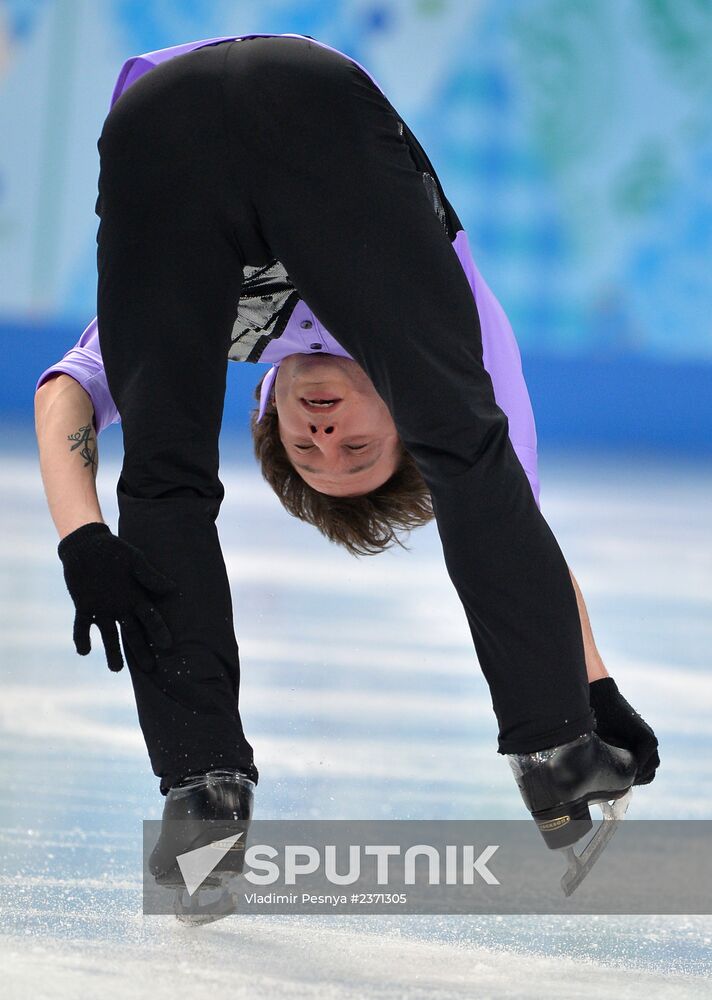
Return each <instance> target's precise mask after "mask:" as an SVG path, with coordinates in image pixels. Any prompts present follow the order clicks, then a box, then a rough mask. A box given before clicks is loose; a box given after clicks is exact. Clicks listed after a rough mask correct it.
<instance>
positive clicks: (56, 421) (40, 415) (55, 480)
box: [35, 374, 104, 538]
mask: <svg viewBox="0 0 712 1000" xmlns="http://www.w3.org/2000/svg"><path fill="white" fill-rule="evenodd" d="M93 418H94V409H93V406H92V402H91V399H90V397H89V394H88V393H87V392H86V391H85V390H84V389H83V388H82V387H81V385H80V384H79V383H78V382H77V381H76V380H75V379H73V378H72V377H71V376H70V375H64V374H61V375H57V376H56V377H55V378H52V379H50V380H49V381H47V382H45V383H44V384H43V385H42V386H40V388H39V389H38V390H37V392H36V393H35V432H36V434H37V444H38V447H39V454H40V470H41V473H42V482H43V483H44V488H45V494H46V496H47V503H48V505H49V510H50V515H51V517H52V520H53V521H54V525H55V527H56V529H57V532H58V534H59V537H60V538H64V537H65V535H68V534H69V533H70V532H71V531H74V530H75V528H79V527H81V526H82V525H83V524H88V523H89V522H91V521H103V520H104V518H103V516H102V513H101V508H100V506H99V499H98V497H97V493H96V474H97V470H98V466H99V450H98V447H97V436H96V431H95V429H94V423H93Z"/></svg>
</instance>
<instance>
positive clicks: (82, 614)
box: [57, 521, 176, 670]
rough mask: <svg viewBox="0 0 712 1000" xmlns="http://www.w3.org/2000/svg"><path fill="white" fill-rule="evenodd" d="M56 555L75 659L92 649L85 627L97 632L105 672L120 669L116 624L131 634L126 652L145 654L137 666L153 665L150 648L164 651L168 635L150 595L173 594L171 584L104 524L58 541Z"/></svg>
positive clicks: (168, 638)
mask: <svg viewBox="0 0 712 1000" xmlns="http://www.w3.org/2000/svg"><path fill="white" fill-rule="evenodd" d="M57 553H58V555H59V558H60V559H61V560H62V565H63V566H64V579H65V582H66V584H67V589H68V590H69V593H70V595H71V597H72V600H73V601H74V606H75V608H76V615H75V618H74V636H73V637H74V645H75V647H76V650H77V652H78V653H79V655H80V656H86V655H87V653H88V652H89V651H90V649H91V640H90V638H89V629H90V626H91V625H92V623H93V624H95V625H96V626H97V627H98V629H99V631H100V632H101V638H102V640H103V642H104V649H105V651H106V659H107V663H108V665H109V670H121V668H122V667H123V665H124V661H123V659H122V656H121V649H120V647H119V635H118V631H117V628H116V622H117V621H119V622H120V623H121V625H122V626H123V627H124V629H125V632H126V633H128V634H130V635H131V649H132V651H134V653H135V652H136V649H135V648H134V647H135V644H136V645H138V649H139V650H140V651H141V652H144V649H143V647H146V646H147V647H149V648H147V649H146V650H145V653H146V654H147V655H143V656H137V657H136V658H137V659H138V660H139V662H146V663H150V664H151V665H153V663H154V662H155V661H154V656H153V652H152V647H153V646H157V647H158V648H159V649H169V648H170V645H171V636H170V633H169V631H168V629H167V628H166V624H165V622H164V621H163V619H162V618H161V616H160V614H159V613H158V611H157V610H156V609H155V607H153V601H152V596H151V595H162V594H167V593H170V591H172V590H174V589H175V587H176V584H175V583H173V582H172V581H171V580H168V579H167V578H166V577H165V576H163V574H162V573H159V572H158V571H157V570H155V569H154V568H153V567H152V566H151V565H150V564H149V563H148V561H147V560H146V557H145V556H144V555H143V553H142V552H141V551H140V550H139V549H137V548H136V547H135V546H133V545H130V544H129V543H128V542H125V541H124V540H123V539H121V538H118V537H117V536H116V535H114V534H112V532H111V529H110V528H109V526H108V525H107V524H102V523H100V522H98V521H95V522H92V523H91V524H83V525H82V526H81V528H77V530H76V531H72V532H71V533H70V534H69V535H67V536H66V537H65V538H63V539H62V540H61V542H60V543H59V545H58V547H57Z"/></svg>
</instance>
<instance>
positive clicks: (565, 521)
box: [0, 431, 712, 1000]
mask: <svg viewBox="0 0 712 1000" xmlns="http://www.w3.org/2000/svg"><path fill="white" fill-rule="evenodd" d="M112 433H113V432H108V433H107V434H106V435H104V436H103V438H102V443H104V448H103V450H102V459H101V470H100V476H99V486H100V493H101V498H102V503H103V509H104V515H105V517H106V519H107V520H108V521H109V523H110V524H112V525H113V526H114V527H115V525H116V508H115V499H114V484H115V481H116V478H117V475H118V468H119V466H118V446H117V442H118V437H117V436H116V435H114V436H113V437H112ZM222 452H223V468H222V473H221V478H222V479H223V482H224V483H225V486H226V499H225V502H224V504H223V508H222V512H221V515H220V520H219V527H220V534H221V538H222V542H223V548H224V552H225V556H226V561H227V565H228V570H229V573H230V578H231V583H232V587H233V598H234V605H235V620H236V625H237V635H238V640H239V642H240V651H241V661H242V701H241V706H242V714H243V720H244V723H245V726H246V729H247V732H248V736H249V738H250V740H251V742H252V744H253V746H254V747H255V751H256V755H257V763H258V765H259V767H260V774H261V777H260V784H259V788H258V796H257V811H256V816H259V817H262V818H268V817H269V818H297V817H302V818H317V817H325V818H327V817H328V818H348V817H350V818H393V819H395V818H412V819H419V818H438V817H442V818H451V819H456V818H490V819H492V818H503V819H504V818H521V817H522V815H523V813H522V810H523V806H522V803H521V800H520V798H519V796H518V793H517V791H516V788H515V786H514V783H513V781H512V778H511V774H510V772H509V768H508V767H507V764H506V762H505V760H504V758H503V757H501V756H500V755H497V754H496V752H495V750H496V728H495V721H494V716H493V714H492V710H491V706H490V702H489V696H488V692H487V688H486V686H485V684H484V681H483V679H482V677H481V674H480V672H479V668H478V666H477V663H476V660H475V657H474V652H473V649H472V646H471V640H470V637H469V633H468V630H467V626H466V623H465V619H464V615H463V612H462V609H461V607H460V604H459V601H458V599H457V597H456V595H455V593H454V591H453V589H452V587H451V584H450V583H449V580H448V578H447V575H446V572H445V570H444V567H443V565H442V561H441V555H440V547H439V541H438V537H437V532H436V530H435V527H434V525H430V526H428V527H427V528H425V529H421V530H420V531H418V532H416V533H414V534H413V536H412V537H411V539H410V543H409V544H410V546H411V551H409V552H404V551H399V550H398V551H394V552H389V553H387V554H385V555H382V556H379V557H377V558H371V559H361V560H356V559H353V558H352V557H350V556H349V555H348V554H346V553H344V552H342V551H340V550H339V549H337V548H336V547H334V546H331V545H329V544H328V543H327V542H326V541H324V540H323V539H321V538H320V536H318V534H317V533H316V532H315V531H313V529H310V528H308V527H306V526H305V525H302V524H300V523H298V522H296V521H294V520H292V519H291V518H289V517H288V516H287V515H286V514H285V513H284V512H283V511H282V509H281V508H280V506H279V504H278V502H277V501H276V500H275V499H274V498H273V497H272V495H271V494H270V492H269V489H268V487H267V486H266V485H265V484H264V483H263V482H262V481H261V479H260V478H259V476H258V474H257V472H256V469H255V467H254V465H253V463H252V461H251V460H250V458H249V445H248V443H247V442H246V441H245V440H243V439H228V440H226V441H225V442H224V444H223V447H222ZM542 482H543V489H542V509H543V512H544V514H545V516H546V517H547V519H548V521H549V523H550V524H551V526H552V528H553V530H554V532H555V534H556V536H557V538H558V539H559V542H560V544H561V546H562V549H563V551H564V553H565V555H566V557H567V559H568V561H569V564H570V565H571V567H572V569H573V571H574V573H575V574H576V576H577V578H578V580H579V583H580V584H581V587H582V589H583V591H584V594H585V595H586V598H587V601H588V605H589V611H590V614H591V618H592V622H593V627H594V633H595V635H596V638H597V641H598V644H599V648H600V649H601V651H602V654H603V657H604V660H605V662H606V664H607V666H608V668H609V670H610V672H611V673H612V674H613V675H614V676H615V677H616V678H617V680H618V682H619V684H620V686H621V689H622V690H623V692H624V694H625V695H626V697H627V698H628V699H629V700H630V701H631V702H632V703H633V704H634V705H635V706H636V708H637V709H638V710H639V711H640V712H641V713H642V714H643V716H644V717H646V718H648V719H649V721H651V723H653V724H654V726H655V729H656V731H657V733H658V736H659V738H660V742H661V757H662V759H663V766H662V767H661V769H660V773H659V775H658V777H657V778H656V780H655V782H654V783H653V784H652V785H651V786H650V787H649V788H644V789H638V790H637V793H636V795H635V796H634V799H633V804H632V806H631V809H630V810H629V815H634V816H635V818H660V819H664V818H672V817H674V818H696V819H712V802H711V800H710V794H709V761H710V752H711V750H712V735H711V731H710V725H709V720H710V718H711V717H712V681H711V680H710V674H709V670H708V662H709V655H710V649H712V614H710V612H711V611H712V559H711V558H710V553H711V552H712V520H711V519H710V517H709V509H710V496H712V465H709V464H707V465H705V464H702V463H694V462H692V461H688V460H683V459H675V460H671V459H668V458H666V459H663V458H648V459H645V458H641V457H630V456H626V457H621V458H610V457H609V458H602V457H600V456H599V457H593V456H578V457H575V458H574V457H571V456H570V455H569V456H567V455H559V456H546V455H545V456H544V458H543V460H542ZM0 523H1V524H2V546H3V559H2V578H1V580H0V588H1V591H0V594H1V597H2V606H1V608H0V622H1V625H2V631H1V636H0V658H1V661H2V697H1V698H0V757H1V760H2V764H1V765H0V766H1V767H2V782H1V783H0V810H1V813H0V839H1V840H2V856H3V866H2V876H1V878H0V891H1V894H2V937H1V938H0V942H1V944H0V947H1V948H2V963H3V966H2V968H3V972H2V982H3V995H4V996H6V997H9V998H12V1000H15V998H21V997H33V998H37V1000H40V998H44V997H47V998H49V997H52V998H59V1000H69V998H74V997H78V996H102V997H104V998H107V1000H113V998H115V997H116V998H118V997H122V998H123V997H125V996H129V995H130V996H132V997H136V998H143V997H146V998H148V997H151V998H152V1000H160V998H163V997H166V998H167V997H174V996H184V997H190V998H191V1000H201V998H203V997H213V996H215V995H216V991H217V990H220V991H223V990H224V991H225V994H226V995H229V996H231V997H239V998H240V997H248V996H249V997H251V998H256V1000H260V998H263V997H264V998H267V997H270V998H271V997H277V996H279V997H304V998H312V997H314V998H339V1000H340V998H347V997H348V998H351V997H364V996H368V997H376V998H384V1000H391V998H402V997H408V998H420V997H423V998H426V997H427V998H428V1000H439V998H449V997H466V996H477V997H517V998H535V997H536V998H541V997H543V996H546V997H566V998H571V997H594V996H595V997H598V996H600V995H607V994H608V995H615V996H616V997H618V998H621V1000H627V998H633V997H636V998H637V997H641V998H642V997H645V998H647V1000H654V998H657V997H663V996H665V997H666V998H667V997H675V998H677V997H680V998H687V997H703V996H705V997H706V996H710V994H711V992H712V991H710V987H709V980H708V979H707V977H708V976H709V975H710V972H711V971H712V959H711V955H710V946H711V943H712V918H710V917H701V916H696V917H670V916H668V917H659V916H658V917H656V916H646V917H632V916H609V917H604V916H601V917H590V916H578V917H573V918H564V917H542V916H519V917H494V916H470V917H461V916H451V917H442V916H440V917H429V916H418V917H414V916H411V917H400V918H398V917H385V916H384V917H377V916H370V917H369V916H364V917H346V916H342V917H305V916H300V917H276V916H275V917H258V916H239V917H231V918H228V919H227V920H224V921H221V922H220V923H217V924H214V925H211V926H208V927H204V928H202V929H200V930H186V929H185V928H183V927H182V926H180V925H178V924H177V923H176V922H175V921H174V920H173V919H172V918H170V917H143V916H142V915H141V883H140V871H141V861H140V850H141V820H142V819H156V818H158V817H159V816H160V810H161V808H162V799H161V797H160V795H159V794H158V789H157V782H156V779H155V778H154V777H153V775H152V774H151V771H150V767H149V765H148V761H147V758H146V755H145V750H144V747H143V742H142V738H141V735H140V731H139V728H138V723H137V720H136V712H135V707H134V703H133V699H132V693H131V686H130V682H129V677H128V674H127V672H126V671H123V672H122V673H121V674H118V675H112V674H110V673H109V672H108V671H107V669H106V666H105V662H104V654H103V650H102V648H101V644H100V641H99V639H98V637H94V639H93V642H94V651H93V652H92V654H91V655H90V656H89V657H88V658H80V657H78V656H77V655H76V654H75V653H74V650H73V646H72V642H71V622H72V612H73V609H72V606H71V601H70V598H69V596H68V595H67V593H66V590H65V588H64V582H63V579H62V574H61V565H60V563H59V561H58V559H57V556H56V541H57V540H56V537H55V534H54V529H53V527H52V524H51V521H50V520H49V515H48V513H47V511H46V507H45V504H44V499H43V495H42V488H41V483H40V478H39V472H38V469H37V463H36V455H35V445H34V441H33V439H32V438H31V436H30V435H29V434H28V433H27V432H25V431H23V432H21V433H19V435H18V437H17V438H16V439H15V441H14V442H13V443H12V444H11V445H10V446H8V448H7V450H6V451H5V452H4V453H3V454H2V456H0ZM601 863H603V861H602V862H601Z"/></svg>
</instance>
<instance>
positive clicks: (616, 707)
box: [588, 677, 660, 785]
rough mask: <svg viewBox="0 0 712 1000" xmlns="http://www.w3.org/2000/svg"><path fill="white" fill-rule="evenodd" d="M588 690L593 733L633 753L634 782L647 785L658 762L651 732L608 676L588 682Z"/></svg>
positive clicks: (653, 775) (656, 742) (653, 774)
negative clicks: (635, 770)
mask: <svg viewBox="0 0 712 1000" xmlns="http://www.w3.org/2000/svg"><path fill="white" fill-rule="evenodd" d="M588 691H589V700H590V703H591V708H592V709H593V711H594V713H595V716H596V734H597V735H598V736H600V738H601V739H602V740H603V741H604V742H605V743H610V744H612V745H613V746H615V747H623V748H624V749H625V750H630V752H631V753H632V754H633V756H634V757H635V759H636V761H637V763H638V771H637V773H636V776H635V781H634V782H633V784H634V785H648V784H650V782H651V781H652V780H653V778H654V777H655V770H656V768H657V767H658V766H659V764H660V757H659V756H658V749H657V748H658V740H657V737H656V736H655V733H654V732H653V730H652V729H651V728H650V726H649V725H648V723H647V722H646V721H645V720H644V719H643V718H641V716H640V715H638V713H637V712H636V711H635V709H634V708H633V707H632V706H631V705H629V704H628V702H627V701H626V700H625V698H624V697H623V695H622V694H621V693H620V691H619V690H618V686H617V684H616V682H615V681H614V680H613V678H612V677H602V678H601V679H600V680H597V681H592V682H591V683H590V684H589V686H588Z"/></svg>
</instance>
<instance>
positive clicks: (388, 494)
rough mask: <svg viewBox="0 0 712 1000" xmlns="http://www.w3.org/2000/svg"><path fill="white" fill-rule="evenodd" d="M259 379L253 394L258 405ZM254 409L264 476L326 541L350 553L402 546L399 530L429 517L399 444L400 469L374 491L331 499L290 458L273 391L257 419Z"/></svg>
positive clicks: (424, 492)
mask: <svg viewBox="0 0 712 1000" xmlns="http://www.w3.org/2000/svg"><path fill="white" fill-rule="evenodd" d="M262 382H263V379H260V381H259V382H258V384H257V386H256V388H255V392H254V396H255V399H256V400H257V401H258V403H259V399H260V390H261V388H262ZM258 413H259V410H258V409H254V410H253V411H252V413H251V414H250V430H251V431H252V444H253V446H254V451H255V457H256V458H257V461H258V462H259V464H260V468H261V470H262V475H263V476H264V478H265V479H266V480H267V482H268V483H269V484H270V486H271V487H272V489H273V490H274V492H275V493H276V494H277V496H278V497H279V500H280V502H281V504H282V506H283V507H284V509H285V510H286V511H287V512H288V513H289V514H291V515H292V516H293V517H297V518H299V520H300V521H306V522H307V524H313V525H314V527H315V528H318V529H319V531H320V532H321V533H322V535H325V536H326V537H327V538H328V539H329V541H331V542H336V543H337V544H338V545H343V546H344V548H346V549H348V550H349V552H350V553H351V554H352V555H354V556H371V555H377V554H378V553H379V552H383V551H385V550H386V549H389V548H391V547H392V546H393V545H396V544H397V545H400V546H401V547H402V548H406V547H407V546H405V545H404V544H403V541H402V540H401V538H400V537H399V535H398V532H401V533H403V534H408V533H409V532H410V531H412V530H413V528H419V527H421V525H423V524H427V523H428V521H432V519H433V516H434V515H433V505H432V500H431V498H430V492H429V490H428V487H427V485H426V483H425V480H424V479H423V477H422V475H421V473H420V471H419V469H418V467H417V465H416V464H415V462H414V461H413V458H412V456H411V455H410V453H409V452H408V451H406V449H405V448H404V447H403V444H402V443H400V449H401V455H400V462H399V463H398V468H397V469H396V471H395V472H394V473H393V475H392V476H391V477H390V479H387V480H386V482H385V483H383V484H382V485H381V486H379V487H378V489H375V490H372V491H371V492H370V493H364V494H363V496H358V497H332V496H328V495H327V494H325V493H320V492H319V491H318V490H315V489H313V487H311V486H309V484H308V483H306V482H305V481H304V480H303V479H302V477H301V476H300V475H299V473H298V472H297V470H296V469H295V468H294V466H293V465H292V463H291V462H290V460H289V456H288V455H287V452H286V451H285V448H284V445H283V444H282V441H281V438H280V436H279V418H278V415H277V408H276V407H275V405H274V398H273V396H272V395H270V399H269V401H268V403H267V406H266V407H265V412H264V416H263V417H262V420H260V421H259V422H258V420H257V416H258Z"/></svg>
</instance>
